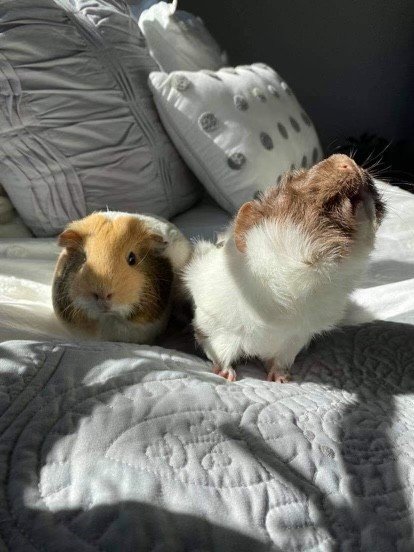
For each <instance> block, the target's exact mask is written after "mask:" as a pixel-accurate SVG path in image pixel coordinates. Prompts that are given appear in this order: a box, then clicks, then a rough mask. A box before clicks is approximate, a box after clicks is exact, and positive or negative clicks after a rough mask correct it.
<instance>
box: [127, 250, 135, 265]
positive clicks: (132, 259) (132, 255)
mask: <svg viewBox="0 0 414 552" xmlns="http://www.w3.org/2000/svg"><path fill="white" fill-rule="evenodd" d="M127 262H128V264H129V266H134V264H136V262H137V257H136V255H135V253H133V252H132V251H131V253H130V254H129V255H128V259H127Z"/></svg>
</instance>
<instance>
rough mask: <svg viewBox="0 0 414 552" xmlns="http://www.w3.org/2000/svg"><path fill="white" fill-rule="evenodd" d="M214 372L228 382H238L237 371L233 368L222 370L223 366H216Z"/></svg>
mask: <svg viewBox="0 0 414 552" xmlns="http://www.w3.org/2000/svg"><path fill="white" fill-rule="evenodd" d="M213 372H214V373H215V374H217V375H218V376H221V377H222V378H224V379H226V380H227V381H236V370H235V369H234V368H232V367H231V366H229V367H228V368H222V367H221V366H219V365H217V364H214V366H213Z"/></svg>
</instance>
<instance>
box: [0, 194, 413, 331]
mask: <svg viewBox="0 0 414 552" xmlns="http://www.w3.org/2000/svg"><path fill="white" fill-rule="evenodd" d="M378 186H379V188H380V191H381V192H382V193H383V195H384V199H385V201H386V202H387V206H388V214H387V216H386V218H385V220H384V223H383V224H382V227H381V229H380V232H379V235H378V238H377V246H376V250H375V252H374V254H373V255H372V260H371V263H370V267H369V271H368V273H367V275H366V278H365V279H364V281H363V282H362V285H361V287H360V288H359V289H358V290H357V291H356V292H355V293H354V296H353V306H352V307H351V308H350V311H349V315H348V317H347V320H346V321H347V322H351V323H356V322H364V321H368V320H372V319H382V320H391V321H399V322H408V323H413V324H414V195H411V194H409V193H408V192H404V191H403V190H400V189H398V188H393V187H391V186H388V185H386V184H383V183H378ZM227 220H228V215H226V213H224V211H222V210H221V209H220V208H219V207H216V206H215V205H213V204H211V203H203V204H201V205H199V206H197V207H195V208H193V209H192V210H191V211H189V212H187V213H185V214H183V215H180V216H179V217H176V219H175V220H174V222H175V223H176V224H177V225H178V226H179V227H180V228H181V229H182V231H183V232H184V233H185V234H186V235H188V236H189V237H192V236H195V237H199V236H204V237H210V238H211V237H213V235H214V233H215V232H216V231H219V230H220V229H222V227H223V225H225V224H226V221H227ZM57 254H58V248H57V246H56V245H55V242H54V240H49V239H38V238H36V239H35V238H28V239H3V240H0V341H5V340H9V339H36V340H37V339H38V340H47V339H50V338H58V339H59V338H64V339H67V338H69V337H70V336H69V334H68V332H67V330H65V328H63V327H62V325H61V324H60V323H59V322H58V320H57V319H56V318H55V316H54V313H53V309H52V304H51V298H50V283H51V280H52V274H53V268H54V264H55V260H56V256H57ZM71 339H72V340H73V338H71Z"/></svg>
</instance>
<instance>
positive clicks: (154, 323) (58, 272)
mask: <svg viewBox="0 0 414 552" xmlns="http://www.w3.org/2000/svg"><path fill="white" fill-rule="evenodd" d="M58 243H59V245H60V246H61V247H63V248H64V249H63V251H62V253H61V254H60V256H59V259H58V262H57V265H56V269H55V274H54V279H53V286H52V298H53V306H54V310H55V313H56V315H57V316H58V317H59V318H60V319H61V320H62V321H63V322H64V323H65V324H66V325H67V326H69V328H70V329H71V330H73V331H74V332H75V333H77V334H79V336H83V337H91V338H95V339H102V340H105V341H124V342H131V343H146V344H149V343H152V342H153V340H154V339H155V338H156V337H157V336H158V335H159V334H160V333H161V332H162V331H163V330H164V329H165V326H166V324H167V322H168V319H169V316H170V312H171V308H172V302H173V301H174V299H175V298H176V297H177V296H178V291H179V290H178V287H177V282H178V279H177V273H178V272H179V271H180V270H181V269H182V267H183V266H184V264H185V263H186V262H187V261H188V259H189V257H190V255H191V251H192V246H191V244H190V242H189V241H188V240H187V239H186V238H185V237H184V236H183V235H182V234H181V232H180V231H179V230H178V228H176V227H175V226H174V225H173V224H171V223H169V222H167V221H165V220H163V219H160V218H155V217H150V216H146V215H130V214H126V213H116V212H97V213H94V214H92V215H90V216H88V217H86V218H84V219H81V220H77V221H75V222H72V223H71V224H69V225H68V226H67V228H66V229H65V230H64V232H62V234H61V235H60V236H59V240H58Z"/></svg>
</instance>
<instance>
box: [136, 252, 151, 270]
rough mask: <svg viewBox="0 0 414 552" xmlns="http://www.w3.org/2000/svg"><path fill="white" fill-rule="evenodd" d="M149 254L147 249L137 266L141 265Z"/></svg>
mask: <svg viewBox="0 0 414 552" xmlns="http://www.w3.org/2000/svg"><path fill="white" fill-rule="evenodd" d="M149 252H150V250H149V249H148V250H147V252H146V253H145V255H144V256H143V257H142V259H141V260H140V261H139V263H138V264H137V266H139V265H141V264H142V263H143V262H144V261H145V259H146V258H147V257H148V255H149Z"/></svg>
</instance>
